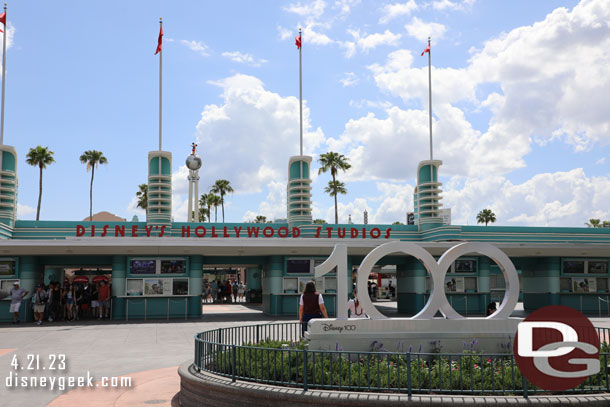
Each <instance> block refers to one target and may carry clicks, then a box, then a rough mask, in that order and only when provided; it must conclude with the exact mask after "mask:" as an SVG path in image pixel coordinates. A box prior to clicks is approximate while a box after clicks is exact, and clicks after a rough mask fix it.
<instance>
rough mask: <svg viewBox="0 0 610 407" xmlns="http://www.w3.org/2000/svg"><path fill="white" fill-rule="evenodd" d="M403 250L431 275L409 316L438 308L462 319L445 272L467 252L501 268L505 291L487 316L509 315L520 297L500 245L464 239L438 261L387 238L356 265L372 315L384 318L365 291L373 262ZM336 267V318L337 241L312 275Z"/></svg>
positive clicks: (343, 269) (340, 249) (342, 314)
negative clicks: (421, 301) (420, 303)
mask: <svg viewBox="0 0 610 407" xmlns="http://www.w3.org/2000/svg"><path fill="white" fill-rule="evenodd" d="M394 253H403V254H406V255H410V256H413V257H415V258H416V259H418V260H419V261H420V262H422V263H423V265H424V267H425V268H426V270H427V271H428V274H429V275H430V277H431V281H432V286H431V292H430V298H429V299H428V302H427V303H426V305H425V306H424V308H423V309H422V310H421V311H420V312H419V313H418V314H417V315H415V316H413V317H411V318H410V319H432V318H433V317H434V315H436V313H437V312H438V311H440V312H441V313H442V314H443V315H444V316H445V318H448V319H461V318H464V317H463V316H462V315H460V314H459V313H458V312H457V311H456V310H455V309H453V307H452V306H451V304H449V301H447V296H446V295H445V290H444V285H445V275H446V274H447V270H449V268H450V267H451V264H452V263H453V262H454V261H455V260H457V259H458V258H460V257H461V256H463V255H465V254H469V253H477V254H481V255H484V256H487V257H489V258H490V259H492V260H493V261H494V262H495V263H496V264H497V265H498V266H499V267H500V269H501V270H502V274H503V275H504V280H505V281H506V292H505V294H504V299H503V300H502V303H501V304H500V308H498V310H497V311H496V312H495V313H493V314H492V315H490V316H489V317H487V319H508V317H509V316H510V314H511V313H512V312H513V310H514V309H515V306H516V305H517V302H518V300H519V275H518V274H517V270H516V269H515V266H514V265H513V262H512V261H511V260H510V259H509V258H508V256H507V255H506V254H504V253H503V252H502V251H501V250H500V249H498V248H497V247H495V246H492V245H490V244H488V243H478V242H466V243H460V244H458V245H456V246H453V247H452V248H450V249H449V250H447V251H446V252H445V253H444V254H443V255H442V256H441V258H440V259H439V260H438V262H437V261H436V260H435V259H434V257H432V255H431V254H430V253H428V252H427V251H426V250H425V249H423V248H422V247H420V246H418V245H416V244H415V243H410V242H389V243H384V244H382V245H381V246H378V247H376V248H375V249H373V250H372V251H371V252H370V253H369V254H368V255H367V256H366V257H365V258H364V260H363V262H362V264H361V265H360V268H359V269H358V281H357V287H358V299H359V301H360V304H361V305H362V309H363V310H364V312H366V314H367V315H368V316H369V317H370V318H371V319H385V318H387V317H386V316H384V315H383V314H382V313H381V312H379V311H378V310H377V308H375V306H374V305H373V303H372V302H371V298H370V297H369V295H368V286H367V283H368V278H369V275H370V273H371V271H372V270H373V266H375V264H376V263H377V262H378V261H379V260H381V259H382V258H383V257H384V256H387V255H390V254H394ZM335 267H336V268H337V319H347V294H348V293H347V291H348V290H347V287H348V270H347V246H346V245H342V244H338V245H335V248H334V250H333V252H332V253H331V255H330V256H329V257H328V259H326V261H325V262H324V263H322V264H320V265H319V266H317V267H316V268H315V276H316V277H321V276H323V275H325V274H328V273H330V272H332V271H333V270H334V269H335Z"/></svg>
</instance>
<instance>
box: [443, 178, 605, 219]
mask: <svg viewBox="0 0 610 407" xmlns="http://www.w3.org/2000/svg"><path fill="white" fill-rule="evenodd" d="M443 189H444V193H443V201H444V206H445V207H451V208H452V218H453V223H455V224H467V223H469V224H473V223H474V222H475V221H476V220H475V217H476V214H477V213H478V212H479V211H480V210H481V209H484V208H491V209H492V210H493V211H494V213H495V214H496V218H497V219H498V220H497V222H496V224H500V225H528V226H583V225H584V222H586V221H587V220H588V219H589V218H601V219H608V218H610V209H608V206H607V205H606V202H608V200H610V178H609V177H587V175H586V174H585V172H584V170H583V169H582V168H576V169H573V170H571V171H564V172H555V173H543V174H537V175H535V176H534V177H532V178H531V179H529V180H527V181H525V182H523V183H521V184H513V183H512V182H511V181H509V180H508V179H506V178H505V177H503V176H489V177H480V178H471V179H462V178H460V177H454V178H453V179H451V181H450V182H449V183H448V184H447V185H445V187H444V188H443Z"/></svg>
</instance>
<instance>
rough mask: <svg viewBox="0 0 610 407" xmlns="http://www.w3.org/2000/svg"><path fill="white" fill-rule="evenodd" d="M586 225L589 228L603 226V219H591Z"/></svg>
mask: <svg viewBox="0 0 610 407" xmlns="http://www.w3.org/2000/svg"><path fill="white" fill-rule="evenodd" d="M585 225H587V227H589V228H600V227H602V224H601V220H599V219H589V223H586V222H585Z"/></svg>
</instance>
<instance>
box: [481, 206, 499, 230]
mask: <svg viewBox="0 0 610 407" xmlns="http://www.w3.org/2000/svg"><path fill="white" fill-rule="evenodd" d="M495 221H496V214H495V213H493V212H492V211H491V209H483V210H482V211H481V212H479V213H478V214H477V223H484V224H485V226H487V224H488V223H489V222H491V223H494V222H495Z"/></svg>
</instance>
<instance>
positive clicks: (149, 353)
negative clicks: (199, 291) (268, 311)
mask: <svg viewBox="0 0 610 407" xmlns="http://www.w3.org/2000/svg"><path fill="white" fill-rule="evenodd" d="M204 312H205V315H204V316H203V318H202V319H201V321H197V322H193V321H188V322H187V321H169V322H168V321H165V320H163V321H148V322H145V323H143V322H139V323H131V322H130V323H129V324H127V323H121V322H113V321H111V322H98V321H86V322H83V321H81V322H77V323H75V322H70V323H45V324H43V325H42V326H36V325H34V324H31V323H28V324H21V325H11V324H2V325H0V380H1V381H2V383H1V384H0V405H2V406H11V407H22V406H23V407H26V406H27V407H32V406H47V405H49V406H53V407H59V406H61V407H63V406H95V407H98V406H99V407H110V406H127V405H129V406H132V405H142V406H144V405H147V406H150V405H160V406H169V405H170V403H171V400H172V398H173V396H174V395H175V394H176V393H177V392H178V391H179V389H180V381H179V377H178V374H177V369H178V365H179V364H180V363H183V362H184V361H186V360H189V359H192V357H193V336H194V334H195V333H197V332H201V331H205V330H208V329H214V328H222V327H229V326H235V325H246V324H257V323H268V322H272V321H271V320H270V319H269V317H268V316H265V315H263V313H262V311H261V310H260V308H257V307H254V308H252V307H246V306H244V305H238V304H235V305H231V304H226V305H207V306H206V305H204ZM280 319H282V318H280ZM283 319H285V318H283ZM291 320H294V318H291ZM61 354H65V355H66V356H65V357H66V362H67V363H66V369H65V370H61V371H60V370H55V371H53V372H51V370H50V365H51V362H52V360H51V359H52V358H53V357H55V356H56V355H61ZM28 355H32V356H30V359H31V360H33V361H34V363H33V365H32V366H29V367H32V368H34V367H35V357H36V356H38V360H39V368H38V370H28ZM14 356H16V357H17V360H18V361H19V366H18V367H17V369H15V368H14V366H12V365H11V362H12V361H13V357H14ZM55 367H58V361H56V366H55ZM22 368H23V369H22ZM11 373H12V377H13V378H15V375H19V377H20V378H21V377H28V378H29V377H30V376H35V377H39V378H40V377H42V376H48V377H51V378H55V380H56V384H57V383H58V382H57V380H58V378H59V377H68V376H83V377H85V378H86V377H87V373H89V374H90V375H91V376H92V377H93V383H94V389H91V388H84V389H78V390H71V391H64V392H62V391H59V390H57V389H54V390H51V389H50V388H49V386H50V384H49V382H47V387H46V388H43V387H41V386H40V385H39V386H37V387H34V388H14V387H12V388H7V385H6V384H7V383H6V380H7V378H9V377H11ZM115 376H128V377H131V380H132V385H131V387H128V388H118V389H117V388H102V387H101V382H100V380H101V378H102V377H109V378H111V377H115ZM64 380H67V379H64ZM95 384H98V386H95Z"/></svg>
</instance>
